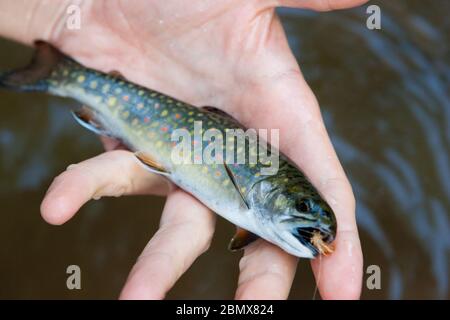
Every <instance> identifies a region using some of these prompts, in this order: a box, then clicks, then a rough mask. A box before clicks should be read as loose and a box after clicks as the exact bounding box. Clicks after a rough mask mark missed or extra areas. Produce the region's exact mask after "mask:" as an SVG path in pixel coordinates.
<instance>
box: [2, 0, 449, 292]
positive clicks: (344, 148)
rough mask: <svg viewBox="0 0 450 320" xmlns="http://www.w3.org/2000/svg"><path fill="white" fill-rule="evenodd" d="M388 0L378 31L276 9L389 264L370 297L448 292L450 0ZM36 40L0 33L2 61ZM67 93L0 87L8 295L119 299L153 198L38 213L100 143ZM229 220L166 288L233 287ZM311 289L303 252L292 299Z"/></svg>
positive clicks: (373, 242)
mask: <svg viewBox="0 0 450 320" xmlns="http://www.w3.org/2000/svg"><path fill="white" fill-rule="evenodd" d="M392 2H393V1H388V0H385V1H379V2H378V3H377V4H379V5H380V6H381V8H382V30H381V31H370V30H368V29H367V28H366V27H365V19H366V14H365V12H364V8H363V9H355V10H346V11H342V12H333V13H322V14H320V15H319V14H316V13H311V12H304V11H293V10H281V11H280V14H281V15H282V19H283V23H284V24H285V27H286V29H287V32H288V34H289V40H290V43H291V46H292V48H293V49H294V51H295V52H296V54H297V56H298V59H299V62H300V63H301V65H302V69H303V71H304V73H305V76H306V78H307V80H308V81H309V83H310V85H311V86H312V88H313V90H314V92H315V93H316V95H317V97H318V99H319V101H320V103H321V106H322V109H323V113H324V116H325V119H326V123H327V127H328V129H329V131H330V133H331V136H332V140H333V143H334V145H335V147H336V149H337V152H338V154H339V156H340V158H341V160H342V162H343V165H344V167H345V169H346V172H347V173H348V175H349V177H350V179H351V182H352V185H353V187H354V191H355V193H356V198H357V215H358V222H359V226H360V230H361V240H362V244H363V251H364V256H365V264H366V265H370V264H377V265H379V266H380V267H381V270H382V289H381V290H368V289H367V288H365V289H364V291H363V298H368V299H370V298H448V297H449V265H448V262H449V261H448V260H449V248H450V224H449V216H450V215H449V212H450V99H449V95H450V90H449V89H450V52H449V45H448V44H449V43H450V39H449V35H450V32H449V31H450V20H449V19H448V18H447V15H448V12H450V2H449V1H446V0H435V1H420V0H415V1H413V0H408V1H406V0H403V1H396V2H395V4H393V3H392ZM30 52H31V51H30V50H29V49H26V48H24V47H22V46H19V45H16V44H13V43H11V42H6V41H0V69H6V68H8V67H12V66H17V65H20V64H22V63H23V61H25V60H27V57H28V56H29V55H30ZM63 104H64V105H67V102H66V101H64V102H63V101H62V100H60V99H57V98H52V97H47V96H45V95H41V94H26V95H25V94H14V93H6V92H0V110H1V117H0V177H1V178H0V203H1V206H0V219H1V220H0V221H1V223H0V298H116V297H117V295H118V293H119V292H120V288H121V286H122V285H123V283H124V281H125V279H126V277H127V274H128V271H129V270H130V268H131V266H132V265H133V263H134V261H135V259H136V257H137V256H138V254H139V253H140V251H141V250H142V248H143V247H144V246H145V244H146V243H147V241H148V240H149V239H150V237H151V235H152V234H153V233H154V232H155V231H156V229H157V225H158V221H159V215H160V212H161V209H162V205H163V203H164V200H163V199H161V198H156V197H154V198H153V197H145V198H144V197H123V198H120V199H102V200H101V201H95V202H91V203H89V204H88V205H87V206H85V207H84V208H83V209H82V210H81V212H80V214H78V215H77V216H76V218H75V219H73V220H72V221H70V222H69V223H67V224H66V225H64V226H60V227H53V226H49V225H47V224H46V223H45V222H44V221H43V220H42V219H41V217H40V215H39V205H40V201H41V199H42V197H43V195H44V192H45V190H46V188H47V186H48V185H49V183H50V181H51V179H52V178H53V177H54V176H55V175H56V174H57V173H59V172H61V171H63V170H64V169H65V168H66V167H67V165H68V164H71V163H75V162H78V161H81V160H84V159H86V158H88V157H91V156H94V155H96V154H98V153H100V152H101V151H102V148H101V146H100V144H99V142H98V141H97V140H96V139H95V138H94V137H93V135H92V134H90V133H88V132H86V131H85V130H83V129H82V128H80V127H79V126H78V125H77V124H76V123H74V121H73V120H72V119H71V116H70V115H69V114H68V112H67V111H66V109H64V108H61V105H63ZM232 233H233V227H232V226H231V225H230V224H228V223H226V222H224V221H223V220H220V221H219V223H218V228H217V233H216V235H215V238H214V241H213V244H212V246H211V249H210V250H209V251H208V252H207V253H206V254H204V255H203V256H202V257H200V258H199V259H198V260H197V262H196V263H195V264H194V265H193V267H192V268H191V269H190V270H189V271H188V272H187V273H186V274H185V275H184V276H183V277H182V279H181V280H180V281H179V282H178V283H177V284H176V286H175V288H174V289H173V290H172V291H171V293H170V294H169V298H193V299H196V298H231V297H232V296H233V294H234V289H235V284H236V281H237V269H238V266H237V264H238V260H239V255H238V254H232V253H230V252H228V251H227V250H226V246H227V243H228V240H229V238H230V235H231V234H232ZM70 264H78V265H80V266H81V269H82V285H83V289H82V290H81V291H69V290H67V289H66V286H65V283H66V274H65V269H66V267H67V266H68V265H70ZM218 266H220V267H218ZM313 291H314V283H313V279H312V274H311V272H310V271H309V266H308V263H307V262H306V261H302V262H301V264H300V266H299V272H298V273H297V278H296V280H295V282H294V285H293V290H292V293H291V298H304V299H310V298H311V297H312V293H313Z"/></svg>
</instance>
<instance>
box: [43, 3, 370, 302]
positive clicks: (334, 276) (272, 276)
mask: <svg viewBox="0 0 450 320" xmlns="http://www.w3.org/2000/svg"><path fill="white" fill-rule="evenodd" d="M106 3H107V4H106ZM82 15H83V16H82V26H81V30H75V31H71V30H63V31H61V32H60V33H59V34H56V33H55V34H54V35H53V36H52V39H51V40H52V42H54V43H55V44H56V45H57V46H59V47H60V48H61V49H62V50H63V51H65V52H66V53H68V54H69V55H71V56H73V57H74V58H76V59H77V60H79V61H80V62H82V63H84V64H85V65H87V66H90V67H93V68H96V69H100V70H103V71H111V70H117V71H119V72H121V73H122V74H123V75H124V76H125V77H126V78H128V79H129V80H130V81H133V82H136V83H140V84H142V85H144V86H147V87H149V88H152V89H155V90H158V91H161V92H164V93H166V94H169V95H172V96H175V97H176V98H179V99H181V100H184V101H186V102H189V103H192V104H194V105H199V106H200V105H213V106H216V107H219V108H222V109H224V110H226V111H227V112H229V113H231V114H233V116H235V117H236V118H237V119H238V120H240V121H241V122H242V123H243V124H244V125H246V126H247V127H254V128H258V127H261V128H269V129H270V128H276V129H280V147H281V150H282V151H283V152H284V153H286V154H287V155H288V156H290V157H291V158H292V159H293V160H294V161H295V162H296V163H297V164H298V165H299V166H300V167H301V168H302V169H303V170H304V171H305V173H306V174H307V175H308V176H309V177H310V179H311V180H312V182H313V183H314V184H315V185H316V186H317V187H318V189H319V190H320V191H321V192H322V193H323V194H324V196H325V198H327V199H328V200H329V202H331V203H330V204H331V205H332V207H333V209H334V211H335V212H336V214H337V219H338V228H339V229H338V237H337V239H336V243H337V250H336V252H335V253H334V254H333V255H332V256H331V257H328V258H325V259H323V260H322V264H323V265H322V277H323V279H322V280H321V282H320V283H319V289H320V291H321V294H322V296H323V297H325V298H352V297H357V296H358V295H359V290H360V278H361V266H362V258H361V253H360V247H359V240H358V235H357V231H356V226H355V221H354V199H353V195H352V193H351V188H350V186H349V184H348V182H347V180H346V178H345V174H344V173H343V171H342V168H341V167H340V165H339V162H338V160H337V157H336V155H335V153H334V151H333V149H332V146H331V144H330V142H329V139H328V137H327V134H326V131H325V128H324V126H323V122H322V120H321V116H320V111H319V108H318V105H317V102H316V100H315V97H314V95H313V94H312V93H311V91H310V89H309V87H308V86H307V84H306V83H305V82H304V80H303V78H302V76H301V73H300V70H299V68H298V66H297V63H296V61H295V59H294V57H293V56H292V54H291V52H290V50H289V47H288V44H287V41H286V38H285V35H284V32H283V29H282V27H281V25H280V23H279V21H278V18H277V16H276V14H275V13H274V9H273V4H272V1H261V0H254V1H245V2H242V1H235V0H222V1H217V0H206V1H190V2H189V6H186V4H185V2H183V1H181V0H179V1H153V2H149V1H144V0H136V1H134V3H133V5H129V1H127V2H126V4H125V3H124V2H122V1H115V2H112V1H93V2H88V3H87V4H86V5H85V7H83V8H82ZM88 35H89V36H88ZM93 35H95V36H93ZM106 147H107V149H112V148H114V147H115V146H114V145H112V144H111V142H107V144H106ZM100 168H101V170H98V169H100ZM116 170H121V172H123V176H122V177H119V178H118V177H117V176H114V177H113V176H112V175H111V174H110V173H111V172H114V171H116ZM96 172H97V173H96ZM99 172H100V173H99ZM101 172H102V173H101ZM93 173H96V174H93ZM81 184H84V185H86V184H87V185H88V186H89V188H80V187H79V186H80V185H81ZM162 186H164V183H163V182H161V179H159V178H158V177H155V176H150V175H149V174H148V173H143V172H142V171H141V169H140V168H139V167H137V166H136V164H135V162H134V161H133V159H132V157H131V155H130V154H129V153H128V152H126V151H113V152H107V153H105V154H103V155H100V156H98V157H96V158H93V159H90V160H87V161H85V162H82V163H80V164H79V165H77V166H75V167H72V168H71V169H70V170H68V171H66V172H64V173H63V174H62V175H60V177H58V178H57V179H56V180H55V182H54V183H53V184H52V186H51V188H50V192H49V193H48V194H47V196H46V198H45V199H44V202H43V204H42V213H43V216H44V218H45V219H46V220H47V221H49V222H52V223H63V222H65V221H66V220H68V219H69V218H70V217H71V216H72V215H73V214H75V212H76V211H77V210H78V209H79V208H80V206H81V205H82V204H84V203H85V202H87V201H88V200H89V199H91V198H92V197H93V196H107V195H118V194H136V193H152V194H155V193H161V192H163V193H168V198H167V203H166V207H165V209H164V212H163V215H162V218H161V226H160V230H159V231H158V232H157V233H156V234H155V235H154V237H153V238H152V240H151V241H150V243H149V244H148V245H147V247H146V248H145V249H144V252H143V254H142V255H141V258H140V259H139V260H138V262H137V263H136V265H135V267H134V268H133V270H132V272H131V274H130V276H129V279H128V280H127V283H126V285H125V288H124V290H123V292H122V297H124V298H161V297H164V295H165V294H166V292H167V291H168V290H169V289H170V287H171V286H172V285H173V284H174V283H175V281H176V280H177V279H178V278H179V277H180V276H181V274H182V273H184V271H185V270H186V269H187V268H188V267H189V266H190V265H191V264H192V263H193V261H194V260H195V259H196V257H197V256H198V255H200V254H201V253H203V252H204V251H205V250H206V249H207V248H208V246H209V243H210V240H211V237H212V234H213V231H214V221H215V217H214V215H213V214H212V213H211V212H210V211H209V210H208V209H207V208H205V207H204V206H203V205H201V204H200V203H199V202H198V201H197V200H195V199H194V198H193V197H191V196H190V195H188V194H187V193H185V192H183V191H181V190H179V189H175V188H163V187H162ZM74 190H77V191H74ZM330 199H331V200H333V199H335V201H330ZM193 235H195V236H193ZM187 238H190V239H191V241H189V242H186V240H185V239H187ZM296 263H297V260H296V258H294V257H292V256H290V255H288V254H286V253H285V252H283V251H282V250H281V249H279V248H277V247H274V246H273V245H271V244H269V243H267V242H264V241H257V242H256V243H254V244H252V245H250V246H249V247H248V248H247V249H246V250H245V253H244V257H243V258H242V260H241V263H240V269H241V274H240V277H239V284H238V289H237V293H236V296H237V297H238V298H285V297H286V296H287V295H288V293H289V289H290V286H291V283H292V280H293V277H294V274H295V268H296ZM313 269H314V270H315V271H316V272H315V273H316V277H317V274H318V271H317V263H316V262H313Z"/></svg>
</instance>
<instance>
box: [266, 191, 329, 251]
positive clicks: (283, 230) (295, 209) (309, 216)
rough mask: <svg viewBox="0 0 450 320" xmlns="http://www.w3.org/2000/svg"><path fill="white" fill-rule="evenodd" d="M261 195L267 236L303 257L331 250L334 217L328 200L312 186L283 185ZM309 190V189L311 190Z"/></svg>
mask: <svg viewBox="0 0 450 320" xmlns="http://www.w3.org/2000/svg"><path fill="white" fill-rule="evenodd" d="M270 190H271V191H270V192H269V195H268V196H263V199H264V200H265V203H264V204H263V206H264V210H263V211H265V216H266V222H265V228H266V230H267V231H268V232H269V233H270V235H268V237H269V238H270V239H271V240H272V242H274V243H275V244H277V245H278V246H280V247H281V248H283V249H284V250H285V251H287V252H289V253H291V254H293V255H295V256H298V257H304V258H314V257H316V256H318V255H319V254H324V255H327V254H329V253H331V252H333V246H332V242H333V241H334V239H335V237H336V229H337V224H336V218H335V215H334V212H333V210H332V209H331V207H330V206H329V205H328V203H327V202H326V201H325V200H323V198H322V197H321V196H320V195H319V194H318V193H317V192H316V191H315V190H314V189H309V190H308V192H304V190H301V189H299V188H294V189H293V190H292V189H291V190H289V189H286V188H284V187H278V188H277V187H275V188H273V185H272V188H271V189H270ZM311 190H312V192H311Z"/></svg>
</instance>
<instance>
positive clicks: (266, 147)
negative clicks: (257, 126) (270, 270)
mask: <svg viewBox="0 0 450 320" xmlns="http://www.w3.org/2000/svg"><path fill="white" fill-rule="evenodd" d="M0 88H3V89H7V90H15V91H19V92H28V91H38V92H44V93H47V94H50V95H55V96H60V97H66V98H72V99H75V100H77V101H79V102H80V105H82V106H83V107H80V108H77V109H75V110H73V111H72V112H73V115H74V117H75V119H76V120H77V121H78V122H79V123H80V124H81V125H82V126H83V127H85V128H87V129H89V130H91V131H93V132H94V133H96V134H98V135H104V136H109V137H112V138H114V139H117V140H119V141H120V142H121V143H122V144H123V145H124V146H125V147H126V148H128V149H129V150H130V151H131V152H133V153H134V155H135V156H136V159H137V161H139V163H140V164H142V166H144V167H145V168H146V169H148V170H150V171H151V172H153V173H155V174H159V175H161V176H163V177H165V178H167V179H169V180H170V181H172V182H173V183H174V184H175V185H177V186H178V187H180V188H181V189H183V190H185V191H186V192H188V193H190V194H192V195H193V196H194V197H195V198H197V199H198V200H199V201H200V202H202V203H203V204H204V205H206V206H207V207H208V208H210V209H211V210H212V211H214V212H215V213H217V214H218V215H219V216H221V217H223V218H224V219H226V220H228V221H229V222H231V223H233V224H235V225H236V226H237V231H236V234H235V235H234V236H233V237H232V239H231V241H230V244H229V249H230V250H232V251H236V250H241V249H243V248H245V247H246V246H247V245H249V244H250V243H252V242H253V241H255V240H256V239H259V238H262V239H265V240H266V241H268V242H270V243H273V244H275V245H276V246H278V247H280V248H281V249H283V250H284V251H286V252H287V253H289V254H292V255H294V256H297V257H301V258H309V259H313V258H315V257H317V256H319V255H328V254H331V253H332V252H333V251H334V239H335V237H336V230H337V223H336V217H335V214H334V212H333V210H332V208H331V207H330V206H329V204H328V203H327V202H326V201H325V200H324V198H323V196H322V195H321V194H320V193H319V191H318V190H317V189H316V188H315V187H314V186H313V184H312V183H311V182H310V181H309V180H308V178H307V176H306V175H305V174H304V173H303V172H302V170H301V169H300V168H299V167H298V166H296V165H295V164H294V163H293V161H291V160H290V159H289V158H288V157H287V156H285V155H284V154H283V153H281V152H279V151H278V150H277V148H275V147H274V146H272V145H271V144H269V143H265V144H264V143H263V142H264V139H262V138H260V137H259V136H258V135H256V137H254V136H251V137H248V136H246V137H245V141H246V143H245V147H244V148H241V149H242V150H239V147H235V146H236V145H235V144H234V142H233V143H232V144H231V145H232V146H233V147H230V148H231V149H233V159H234V156H236V157H237V156H238V155H239V152H240V153H244V154H245V155H244V159H245V161H243V162H242V161H241V163H233V164H232V163H229V162H228V161H222V162H220V161H219V162H217V161H216V162H213V163H210V162H205V161H204V162H198V161H197V162H196V161H195V159H193V157H194V156H193V155H192V154H190V153H188V152H187V151H186V154H187V156H186V157H185V158H183V159H185V160H186V159H191V160H192V159H193V160H194V161H193V162H191V163H186V162H183V161H181V162H180V161H175V160H174V157H173V155H174V153H173V152H174V147H175V145H176V143H175V142H176V141H175V142H174V141H173V134H174V133H175V132H178V131H177V130H181V131H182V132H185V133H187V134H188V138H191V139H192V140H191V142H192V144H194V145H195V144H196V143H197V146H201V147H204V148H207V147H208V146H209V145H210V144H211V141H207V139H198V138H196V136H195V135H196V133H197V132H196V127H195V125H196V124H198V123H200V124H201V126H202V128H201V131H202V132H206V131H208V130H215V131H216V132H218V133H221V134H223V136H224V137H226V133H227V132H228V130H231V129H235V130H242V131H243V130H246V129H247V128H245V127H244V126H242V125H241V124H240V123H239V122H238V121H237V120H236V119H234V118H233V117H232V116H231V115H229V114H227V113H226V112H224V111H222V110H220V109H217V108H214V107H198V106H194V105H191V104H189V103H186V102H183V101H181V100H178V99H176V98H174V97H171V96H168V95H166V94H163V93H161V92H158V91H154V90H151V89H149V88H146V87H143V86H140V85H138V84H135V83H132V82H130V81H127V80H126V79H125V78H123V77H121V76H120V75H118V74H117V73H104V72H100V71H98V70H94V69H91V68H88V67H85V66H83V65H82V64H80V63H79V62H77V61H76V60H75V59H73V58H71V57H69V56H68V55H65V54H64V53H62V52H61V51H59V50H58V49H57V48H55V47H54V46H52V45H51V44H49V43H47V42H44V41H36V42H35V51H34V55H33V58H32V60H31V62H30V63H29V64H28V65H27V66H26V67H24V68H20V69H16V70H12V71H5V72H1V73H0ZM183 130H184V131H183ZM225 139H226V138H225ZM255 142H256V146H257V147H258V148H256V147H255V144H252V143H255ZM226 147H228V146H227V145H226ZM222 151H224V150H219V151H217V153H218V154H219V153H220V154H221V156H223V152H222ZM183 152H184V151H183ZM183 152H181V153H183ZM221 152H222V153H221ZM255 153H257V154H258V156H259V155H261V154H263V153H265V154H266V155H267V154H269V155H271V154H276V155H277V158H276V159H277V160H278V167H277V170H276V172H273V173H271V174H261V172H262V169H264V168H267V167H268V166H269V165H270V163H269V164H268V163H267V162H270V161H266V162H265V163H264V162H263V161H257V162H256V163H254V162H251V161H250V155H252V154H253V155H254V154H255ZM193 154H194V155H195V151H194V152H193ZM117 174H120V173H117Z"/></svg>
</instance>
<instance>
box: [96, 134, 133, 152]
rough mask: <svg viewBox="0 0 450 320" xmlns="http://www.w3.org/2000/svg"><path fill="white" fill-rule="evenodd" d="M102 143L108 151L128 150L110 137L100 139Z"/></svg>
mask: <svg viewBox="0 0 450 320" xmlns="http://www.w3.org/2000/svg"><path fill="white" fill-rule="evenodd" d="M100 141H101V142H102V144H103V147H104V148H105V150H106V151H112V150H127V148H126V147H125V146H124V145H123V144H122V143H121V142H120V141H119V140H116V139H113V138H110V137H104V136H101V137H100Z"/></svg>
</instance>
